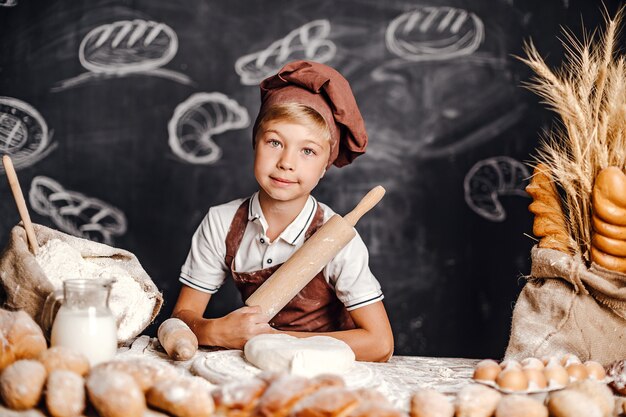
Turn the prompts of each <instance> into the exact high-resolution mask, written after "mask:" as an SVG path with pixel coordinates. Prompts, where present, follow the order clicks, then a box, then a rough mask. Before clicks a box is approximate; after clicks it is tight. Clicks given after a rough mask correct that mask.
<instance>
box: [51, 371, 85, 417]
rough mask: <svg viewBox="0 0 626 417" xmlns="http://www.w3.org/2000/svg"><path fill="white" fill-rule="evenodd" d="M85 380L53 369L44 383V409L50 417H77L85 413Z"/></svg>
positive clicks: (72, 373)
mask: <svg viewBox="0 0 626 417" xmlns="http://www.w3.org/2000/svg"><path fill="white" fill-rule="evenodd" d="M85 405H86V399H85V380H84V379H83V377H82V376H80V375H79V374H77V373H75V372H72V371H68V370H65V369H55V370H53V371H51V372H50V374H49V375H48V380H47V382H46V408H47V409H48V412H49V413H50V415H52V417H77V416H80V415H82V413H83V412H84V411H85Z"/></svg>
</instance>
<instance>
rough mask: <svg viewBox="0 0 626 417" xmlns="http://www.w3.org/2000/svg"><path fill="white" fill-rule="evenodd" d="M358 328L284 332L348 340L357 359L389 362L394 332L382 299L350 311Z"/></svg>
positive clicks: (294, 334)
mask: <svg viewBox="0 0 626 417" xmlns="http://www.w3.org/2000/svg"><path fill="white" fill-rule="evenodd" d="M350 316H351V317H352V320H354V323H355V324H356V327H357V328H356V329H352V330H340V331H336V332H327V333H314V332H284V333H287V334H289V335H291V336H296V337H310V336H318V335H321V336H331V337H334V338H336V339H340V340H343V341H344V342H346V343H347V344H348V345H349V346H350V347H351V348H352V350H353V351H354V354H355V355H356V360H358V361H367V362H387V361H388V360H389V358H390V357H391V355H392V354H393V333H392V331H391V325H390V324H389V319H388V317H387V312H386V311H385V306H384V305H383V302H382V301H378V302H375V303H372V304H369V305H367V306H365V307H360V308H357V309H355V310H352V311H350Z"/></svg>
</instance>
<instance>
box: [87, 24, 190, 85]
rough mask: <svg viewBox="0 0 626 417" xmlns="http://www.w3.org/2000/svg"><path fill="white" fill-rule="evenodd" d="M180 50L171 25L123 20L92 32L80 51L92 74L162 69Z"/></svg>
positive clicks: (99, 27)
mask: <svg viewBox="0 0 626 417" xmlns="http://www.w3.org/2000/svg"><path fill="white" fill-rule="evenodd" d="M177 50H178V38H177V36H176V33H175V32H174V31H173V30H172V29H171V28H170V27H169V26H167V25H165V24H163V23H157V22H153V21H146V20H133V21H128V20H121V21H117V22H114V23H110V24H106V25H102V26H98V27H96V28H94V29H92V30H91V31H90V32H89V33H88V34H87V35H86V36H85V37H84V38H83V40H82V42H81V44H80V49H79V59H80V62H81V64H82V65H83V66H84V67H85V68H87V69H88V70H90V71H93V72H100V73H120V72H121V73H125V72H135V71H145V70H150V69H154V68H158V67H160V66H162V65H165V64H166V63H168V62H169V61H170V60H171V59H172V58H173V57H174V55H176V52H177Z"/></svg>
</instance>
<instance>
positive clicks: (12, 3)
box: [0, 0, 17, 7]
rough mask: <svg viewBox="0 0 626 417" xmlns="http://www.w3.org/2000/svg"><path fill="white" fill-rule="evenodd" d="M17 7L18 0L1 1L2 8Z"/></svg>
mask: <svg viewBox="0 0 626 417" xmlns="http://www.w3.org/2000/svg"><path fill="white" fill-rule="evenodd" d="M13 6H17V0H0V7H13Z"/></svg>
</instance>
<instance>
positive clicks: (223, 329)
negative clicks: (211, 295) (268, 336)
mask: <svg viewBox="0 0 626 417" xmlns="http://www.w3.org/2000/svg"><path fill="white" fill-rule="evenodd" d="M268 321H269V318H268V317H267V315H265V314H264V313H262V310H261V307H259V306H253V307H248V306H245V307H241V308H239V309H237V310H235V311H233V312H231V313H229V314H227V315H226V316H224V317H222V318H220V319H217V320H216V321H215V332H216V336H217V335H219V339H220V341H221V343H220V346H223V347H225V348H229V349H243V346H244V345H245V344H246V342H247V341H248V339H250V338H252V337H253V336H256V335H258V334H263V333H271V332H273V331H274V329H273V328H272V327H271V326H270V325H269V324H268Z"/></svg>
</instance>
